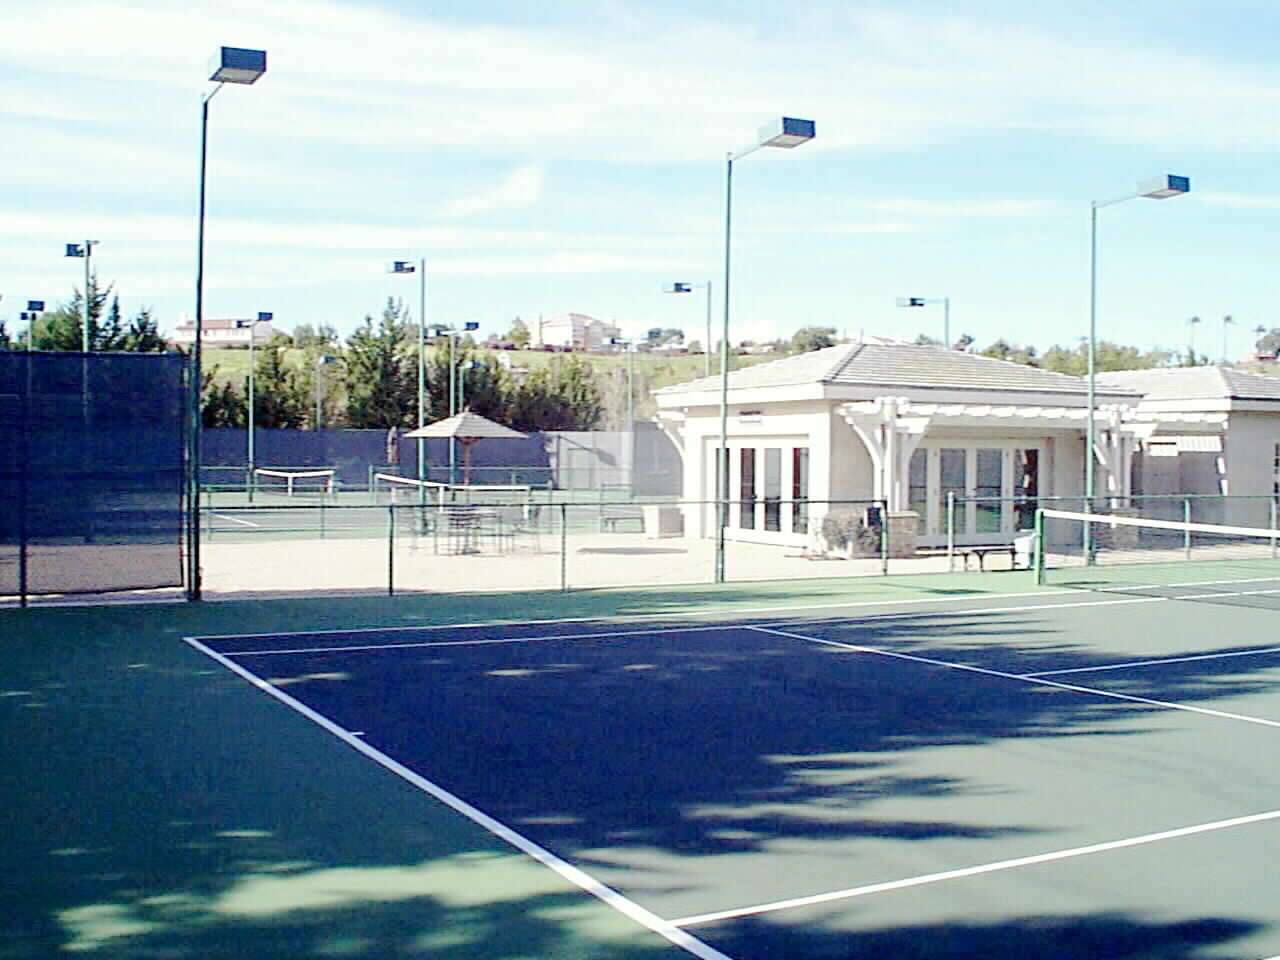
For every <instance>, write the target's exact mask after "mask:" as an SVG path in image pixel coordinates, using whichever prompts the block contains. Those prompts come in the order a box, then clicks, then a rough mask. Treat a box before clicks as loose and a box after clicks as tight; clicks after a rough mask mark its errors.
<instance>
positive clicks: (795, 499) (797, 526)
mask: <svg viewBox="0 0 1280 960" xmlns="http://www.w3.org/2000/svg"><path fill="white" fill-rule="evenodd" d="M1278 449H1280V448H1278ZM1276 455H1277V456H1280V453H1277V454H1276ZM791 530H792V532H794V533H808V532H809V448H808V447H792V448H791Z"/></svg>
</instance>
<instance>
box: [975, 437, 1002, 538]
mask: <svg viewBox="0 0 1280 960" xmlns="http://www.w3.org/2000/svg"><path fill="white" fill-rule="evenodd" d="M1001 454H1002V451H1000V450H978V451H977V476H976V477H975V478H974V484H973V495H974V496H975V497H977V498H978V503H977V532H978V533H999V532H1000V461H1001V459H1002V456H1001Z"/></svg>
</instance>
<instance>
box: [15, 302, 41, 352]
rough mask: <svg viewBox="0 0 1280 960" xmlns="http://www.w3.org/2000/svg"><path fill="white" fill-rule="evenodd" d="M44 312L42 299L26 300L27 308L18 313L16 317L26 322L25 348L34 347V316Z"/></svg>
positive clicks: (32, 348)
mask: <svg viewBox="0 0 1280 960" xmlns="http://www.w3.org/2000/svg"><path fill="white" fill-rule="evenodd" d="M42 313H44V301H43V300H28V301H27V309H26V310H24V311H23V312H22V313H20V314H18V318H19V319H21V320H23V321H25V322H26V324H27V349H28V350H34V349H35V340H36V318H37V317H39V316H40V314H42Z"/></svg>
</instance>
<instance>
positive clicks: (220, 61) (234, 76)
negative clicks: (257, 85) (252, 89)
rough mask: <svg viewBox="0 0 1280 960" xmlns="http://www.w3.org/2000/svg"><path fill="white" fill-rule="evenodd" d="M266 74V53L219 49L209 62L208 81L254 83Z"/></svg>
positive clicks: (227, 48)
mask: <svg viewBox="0 0 1280 960" xmlns="http://www.w3.org/2000/svg"><path fill="white" fill-rule="evenodd" d="M266 72H267V51H265V50H246V49H244V48H243V47H219V48H218V50H217V52H216V53H215V54H214V55H213V59H211V60H210V61H209V79H210V80H212V81H213V82H214V83H244V84H249V83H253V82H254V81H256V80H257V79H258V78H259V77H261V76H262V75H263V74H264V73H266Z"/></svg>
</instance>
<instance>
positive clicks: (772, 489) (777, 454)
mask: <svg viewBox="0 0 1280 960" xmlns="http://www.w3.org/2000/svg"><path fill="white" fill-rule="evenodd" d="M764 528H765V529H766V530H781V529H782V449H781V448H780V447H765V450H764Z"/></svg>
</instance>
